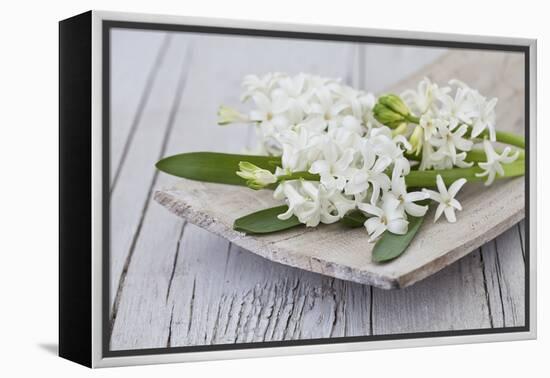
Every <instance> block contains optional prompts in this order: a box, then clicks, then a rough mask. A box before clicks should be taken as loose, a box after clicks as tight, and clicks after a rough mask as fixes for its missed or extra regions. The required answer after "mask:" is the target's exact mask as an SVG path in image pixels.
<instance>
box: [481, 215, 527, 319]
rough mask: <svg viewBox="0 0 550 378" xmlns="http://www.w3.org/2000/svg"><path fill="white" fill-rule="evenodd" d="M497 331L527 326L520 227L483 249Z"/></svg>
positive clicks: (509, 231) (512, 229)
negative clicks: (500, 328) (502, 328)
mask: <svg viewBox="0 0 550 378" xmlns="http://www.w3.org/2000/svg"><path fill="white" fill-rule="evenodd" d="M481 253H482V255H483V263H484V266H485V277H486V280H487V288H488V294H489V295H488V298H489V301H490V307H491V313H492V318H493V324H494V326H495V327H522V326H524V325H525V261H524V259H523V254H522V245H521V238H520V234H519V230H518V226H517V225H516V226H514V227H512V228H510V229H509V230H508V231H506V232H505V233H503V234H502V235H500V236H499V237H498V238H496V239H495V240H493V241H492V242H490V243H487V244H486V245H485V246H483V247H482V249H481Z"/></svg>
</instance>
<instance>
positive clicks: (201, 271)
mask: <svg viewBox="0 0 550 378" xmlns="http://www.w3.org/2000/svg"><path fill="white" fill-rule="evenodd" d="M195 38H197V37H195ZM195 38H192V39H193V41H192V42H196V45H195V49H194V54H193V67H192V68H191V70H190V72H189V75H188V78H187V82H186V87H185V91H184V94H183V98H182V100H181V104H180V107H179V110H178V117H177V119H176V122H175V124H174V130H173V133H172V134H171V135H170V138H169V141H168V147H167V152H166V154H167V155H168V154H171V153H178V152H183V151H188V150H201V149H202V150H218V151H219V150H225V151H239V150H241V149H242V148H243V146H244V142H245V140H246V134H247V133H248V129H247V128H246V127H239V126H236V127H235V128H232V127H226V128H222V127H219V126H217V125H216V124H215V117H216V115H215V114H216V109H217V107H218V106H219V104H221V103H226V104H227V103H229V104H231V105H236V102H235V100H236V99H237V98H238V95H239V92H240V88H239V85H240V80H241V79H242V76H244V74H246V73H250V72H258V71H259V72H267V71H272V70H280V71H281V70H286V71H289V72H293V73H295V72H299V70H300V69H305V70H307V71H308V72H311V71H313V72H318V73H322V74H325V75H330V76H340V75H341V74H345V73H346V70H347V69H348V68H347V67H346V66H345V65H344V63H343V60H342V59H341V58H340V57H341V56H342V55H345V54H350V52H352V51H353V46H351V45H349V44H338V43H334V44H328V45H324V44H318V43H313V44H311V43H306V42H303V41H295V43H293V44H292V46H290V47H289V44H288V42H283V41H279V40H272V41H271V43H270V44H268V46H266V47H265V48H260V46H261V45H262V44H263V43H264V42H263V40H255V41H254V42H255V43H256V44H257V45H256V48H255V49H254V48H253V47H254V46H251V41H250V40H249V39H242V38H235V37H217V38H210V40H204V39H202V38H201V39H200V41H196V40H195ZM190 41H191V39H188V41H187V42H190ZM197 46H200V47H201V48H198V47H197ZM254 51H255V53H256V56H254V54H252V52H254ZM284 54H291V55H292V56H295V57H296V60H286V59H285V60H284V61H285V62H287V63H286V66H285V64H281V63H280V61H281V58H280V57H281V56H283V55H284ZM243 55H247V57H248V59H245V60H243V58H242V56H243ZM319 56H330V57H332V58H330V59H324V60H323V64H322V65H321V66H319V59H318V57H319ZM277 59H279V61H278V63H277ZM220 62H223V64H220ZM308 62H310V63H308ZM221 78H223V80H222V79H221ZM171 180H172V178H170V177H168V176H166V175H161V176H159V178H158V181H157V182H156V183H155V186H161V185H165V183H167V182H170V181H171ZM178 221H179V220H178V219H177V218H175V217H173V215H171V214H169V213H168V212H166V210H165V209H163V208H161V207H160V206H158V205H157V204H153V205H151V206H150V208H148V209H147V212H146V214H145V216H144V219H143V226H142V228H141V230H140V233H139V235H138V238H137V241H136V248H135V251H134V254H133V256H132V261H131V264H130V265H129V269H128V273H127V275H126V279H125V283H124V290H123V291H122V294H121V296H120V305H119V306H118V307H117V317H116V321H115V323H114V329H113V335H112V342H111V346H112V348H113V349H125V348H136V347H139V348H143V347H158V346H166V345H168V344H170V345H188V344H204V343H208V342H224V340H226V341H227V340H233V341H234V340H235V339H239V340H245V341H246V340H249V341H250V340H252V341H254V340H256V341H259V340H264V339H265V340H270V339H284V338H295V337H318V336H319V335H321V336H328V335H330V334H331V333H332V332H334V331H333V329H334V328H337V329H341V330H342V331H343V330H344V329H345V327H344V320H343V315H342V316H340V317H338V319H337V320H336V322H335V321H334V319H336V315H335V314H338V310H336V309H333V308H332V307H333V305H332V304H331V303H332V302H331V301H333V298H334V295H333V294H332V292H333V291H334V290H335V289H331V285H333V282H334V280H333V279H331V278H328V277H321V276H318V275H315V274H309V276H311V277H314V278H311V279H307V280H306V281H305V283H302V284H300V285H298V286H296V284H297V283H298V282H299V280H301V279H303V277H302V276H303V272H302V271H298V270H295V269H291V268H287V267H283V266H280V265H276V264H272V263H270V262H268V261H265V260H263V259H260V258H257V257H255V258H252V259H251V257H250V256H249V255H250V254H249V253H248V252H243V251H241V250H240V249H238V248H235V250H236V251H237V252H235V251H233V250H232V252H228V250H229V244H228V243H227V242H226V241H223V240H220V239H218V238H216V237H214V236H213V235H211V234H209V233H207V232H205V231H203V230H198V229H197V228H196V227H193V226H186V231H185V232H184V233H183V239H182V240H181V241H179V239H178V238H179V236H178V232H177V230H178V227H179V226H180V225H179V224H175V225H174V223H177V222H178ZM164 229H166V231H164ZM178 243H179V245H180V247H179V250H180V252H179V253H180V254H181V255H180V256H181V259H183V257H185V256H191V257H190V258H191V260H182V261H179V260H178V261H179V262H178V265H177V268H176V269H175V270H174V275H173V279H172V280H171V281H170V279H168V278H167V277H171V275H170V274H168V273H167V270H169V268H170V267H173V264H174V258H175V250H176V248H177V247H176V246H177V245H178ZM165 244H171V245H173V248H169V247H168V246H166V247H165ZM155 245H161V246H163V248H159V249H155V251H157V252H155V253H153V252H152V246H155ZM193 253H196V255H197V256H200V259H197V260H194V259H193V258H192V256H193V255H192V254H193ZM205 257H208V259H205V260H203V259H204V258H205ZM234 261H235V262H234ZM201 262H202V264H201ZM203 264H204V265H203ZM247 265H251V266H252V267H251V268H250V269H247V270H246V272H243V271H240V270H238V269H240V267H243V266H247ZM230 266H234V268H230ZM273 269H275V271H274V273H270V272H271V271H272V270H273ZM182 270H183V272H184V274H183V277H182V274H181V272H182ZM250 271H253V272H257V273H256V276H253V275H251V274H250ZM222 272H226V274H227V275H228V277H229V279H230V280H231V282H233V280H234V281H235V284H232V285H228V284H227V282H224V281H222V280H220V277H222V276H223V274H222ZM306 277H308V275H306ZM260 279H261V281H260V282H258V280H260ZM170 282H172V283H171V286H170ZM238 282H242V283H241V285H242V286H241V287H239V285H238V284H237V283H238ZM335 286H336V287H337V288H339V287H342V288H346V287H349V286H350V284H343V283H336V285H335ZM168 287H170V295H169V301H168V302H166V300H165V296H166V293H168ZM193 287H194V288H195V289H193ZM292 288H295V289H293V290H294V293H295V294H294V295H293V294H292ZM323 288H324V289H323ZM222 290H226V292H222ZM205 291H206V292H205ZM216 293H217V294H216ZM254 293H263V294H262V295H259V294H258V295H257V296H256V297H254ZM319 293H324V294H322V295H321V296H320V297H319ZM327 293H328V294H327ZM364 293H365V292H364V290H363V288H362V287H359V290H358V291H357V292H356V294H355V295H354V296H352V297H353V298H354V300H355V302H354V303H356V306H359V307H361V306H362V308H364V307H365V306H368V303H369V299H368V291H367V292H366V295H367V297H364V295H363V294H364ZM259 297H262V298H264V297H265V300H266V302H265V303H263V302H262V304H261V305H260V307H258V305H257V301H258V298H259ZM254 298H256V299H254ZM270 298H271V299H270ZM270 301H271V302H270ZM270 303H272V304H270ZM334 307H337V308H339V309H340V310H339V311H340V312H341V313H343V311H344V306H343V305H342V304H341V305H334ZM321 308H328V309H329V313H326V311H324V310H321ZM347 308H348V309H351V310H353V309H354V308H355V305H350V306H349V307H347ZM218 309H220V313H219V314H218V315H216V314H217V310H218ZM224 309H225V310H224ZM298 310H299V312H297V311H298ZM224 311H226V312H224ZM270 314H271V315H270ZM329 314H332V315H329ZM366 314H367V315H366V316H368V312H366ZM243 316H245V317H244V318H243ZM331 316H332V317H334V319H333V318H331ZM348 316H349V317H351V314H348ZM340 318H341V320H340ZM355 318H356V319H359V321H360V323H361V324H356V322H353V321H350V322H349V324H350V325H349V329H351V330H361V332H363V329H364V328H365V323H364V322H365V320H364V319H363V320H361V319H362V318H361V317H355ZM363 318H364V316H363ZM246 319H248V320H247V321H246ZM270 319H271V320H270ZM304 319H305V320H304ZM153 320H154V321H153ZM256 323H257V324H256ZM301 324H305V326H302V325H301ZM310 324H311V325H310ZM313 324H317V326H313ZM319 324H324V325H325V326H324V327H319ZM367 324H368V323H367ZM333 326H334V327H333ZM258 327H259V328H258ZM366 328H368V326H367V327H366Z"/></svg>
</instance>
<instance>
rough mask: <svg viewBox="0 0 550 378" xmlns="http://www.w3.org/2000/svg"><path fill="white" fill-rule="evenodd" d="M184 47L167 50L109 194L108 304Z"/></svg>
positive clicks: (130, 242)
mask: <svg viewBox="0 0 550 378" xmlns="http://www.w3.org/2000/svg"><path fill="white" fill-rule="evenodd" d="M184 47H185V46H182V45H180V46H179V48H170V49H169V51H168V52H167V56H166V59H165V62H170V64H162V65H161V66H160V67H159V73H158V75H157V78H156V80H155V82H154V83H153V85H152V88H151V95H150V101H148V102H147V103H146V104H145V109H144V111H143V115H142V117H141V119H140V122H139V125H138V127H137V128H136V131H135V135H134V137H133V141H132V143H131V145H130V146H129V149H128V156H127V158H126V162H125V164H124V166H123V167H122V169H121V172H120V177H119V180H118V183H117V185H116V186H115V187H114V189H113V191H112V193H111V203H110V206H111V218H110V220H111V222H110V223H111V224H110V234H111V240H110V269H111V270H110V278H111V280H110V281H111V282H110V296H111V298H110V301H111V303H113V301H114V300H115V297H116V295H117V290H118V286H119V281H120V279H121V277H123V273H124V271H125V269H126V268H127V266H126V265H127V263H128V261H129V260H128V256H129V254H131V253H132V250H133V248H134V243H135V238H134V236H135V235H136V233H137V231H138V230H139V228H140V227H141V222H142V217H143V214H144V213H145V211H146V209H147V206H148V205H147V204H148V202H149V198H150V196H151V191H152V184H153V178H154V176H155V175H156V174H157V173H156V171H155V168H154V164H155V162H156V161H157V160H158V159H159V157H160V155H161V149H162V146H163V143H164V142H165V138H166V130H167V127H168V121H169V118H170V111H169V110H170V104H171V103H172V101H173V98H174V96H175V92H176V88H177V84H178V77H179V74H180V72H181V70H182V65H183V63H184V59H185V56H186V51H187V50H186V49H185V48H184Z"/></svg>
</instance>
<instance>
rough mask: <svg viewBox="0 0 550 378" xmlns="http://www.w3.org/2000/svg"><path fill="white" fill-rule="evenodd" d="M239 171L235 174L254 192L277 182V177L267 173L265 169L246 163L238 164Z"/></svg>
mask: <svg viewBox="0 0 550 378" xmlns="http://www.w3.org/2000/svg"><path fill="white" fill-rule="evenodd" d="M239 169H240V171H237V172H236V174H237V176H239V177H242V178H243V179H245V180H246V185H247V186H248V187H249V188H251V189H254V190H258V189H263V188H265V187H266V186H267V185H269V184H274V183H276V182H277V176H275V175H274V174H273V173H271V172H269V171H268V170H267V169H263V168H260V167H258V166H255V165H254V164H252V163H249V162H248V161H241V162H240V163H239Z"/></svg>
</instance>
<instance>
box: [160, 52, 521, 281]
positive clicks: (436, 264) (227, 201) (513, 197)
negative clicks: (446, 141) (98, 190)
mask: <svg viewBox="0 0 550 378" xmlns="http://www.w3.org/2000/svg"><path fill="white" fill-rule="evenodd" d="M518 72H519V73H523V72H524V61H523V55H522V54H520V53H507V54H502V53H493V52H479V54H472V53H471V52H470V53H465V52H463V51H461V50H456V51H452V52H450V53H448V54H446V55H445V56H443V57H442V58H440V59H439V60H437V61H436V62H435V63H433V64H432V65H430V66H428V67H426V68H424V69H423V70H422V71H421V72H419V73H417V74H415V75H413V76H411V77H410V78H409V79H407V80H405V81H403V82H401V83H400V84H398V85H397V86H396V87H394V88H392V89H391V91H392V92H397V93H399V92H400V91H402V90H403V89H405V88H414V87H416V84H417V83H418V81H419V80H421V79H422V77H424V76H429V77H430V78H431V79H433V80H435V81H437V82H440V83H444V82H447V81H448V80H449V79H452V78H457V79H460V80H462V81H464V82H467V83H469V84H470V85H472V86H473V87H475V88H477V89H478V90H479V91H480V92H481V93H482V94H485V95H487V96H491V97H493V96H496V97H498V98H499V102H498V104H497V121H498V124H497V127H498V129H500V130H510V131H515V132H518V133H523V131H524V129H525V127H524V113H525V112H524V109H525V104H524V94H525V92H524V83H523V76H522V75H519V74H518ZM174 181H175V182H176V183H175V184H174V185H173V186H172V187H169V188H165V189H160V190H157V191H156V192H155V194H154V198H155V200H156V201H157V202H159V203H160V204H162V205H163V206H165V207H166V208H167V209H169V210H170V211H172V212H173V213H174V214H176V215H178V216H180V217H183V218H184V219H186V220H187V221H189V222H191V223H193V224H196V225H198V226H200V227H202V228H204V229H207V230H209V231H211V232H213V233H215V234H217V235H221V236H223V237H225V238H227V239H228V240H230V241H231V242H233V243H235V244H236V245H238V246H240V247H243V248H246V249H248V250H250V251H251V252H253V253H255V254H257V255H260V256H263V257H265V258H267V259H269V260H272V261H276V262H279V263H282V264H286V265H290V266H294V267H298V268H301V269H305V270H308V271H312V272H317V273H321V274H325V275H329V276H333V277H337V278H340V279H344V280H349V281H355V282H359V283H363V284H369V285H374V286H377V287H380V288H384V289H390V288H402V287H406V286H409V285H411V284H413V283H415V282H417V281H419V280H421V279H423V278H426V277H428V276H430V275H431V274H433V273H435V272H437V271H439V270H441V269H442V268H444V267H446V266H448V265H449V264H451V263H453V262H455V261H456V260H458V259H460V258H461V257H463V256H465V255H466V254H468V253H469V252H471V251H473V250H474V249H476V248H478V247H479V246H481V245H483V244H484V243H485V242H487V241H489V240H491V239H493V238H495V237H496V236H497V235H499V234H500V233H502V232H503V231H505V230H506V229H508V228H509V227H510V226H512V225H513V224H515V223H517V222H518V221H520V220H521V219H522V218H523V217H524V210H525V180H524V178H516V179H512V180H501V181H499V182H497V183H496V184H494V185H492V186H490V187H485V186H483V185H482V184H467V185H466V186H465V187H464V189H463V190H462V192H461V193H460V194H459V197H458V198H459V200H460V202H461V203H462V205H463V207H464V210H463V211H462V212H459V213H458V214H457V217H458V221H457V223H455V224H452V225H451V224H449V223H447V222H445V221H444V220H440V221H439V222H437V223H433V222H432V219H433V211H434V210H433V209H431V210H430V212H429V213H428V214H427V218H426V221H425V222H424V224H423V225H422V227H421V229H420V230H419V233H418V234H417V236H416V238H415V239H414V240H413V242H412V243H411V245H410V246H409V248H408V249H407V251H406V252H405V253H404V254H403V255H402V256H400V257H399V258H397V259H396V260H394V261H391V262H389V263H385V264H377V263H374V262H372V261H371V253H372V248H373V244H371V243H368V241H367V239H368V238H367V235H366V231H365V230H364V229H362V228H359V229H354V230H350V229H347V228H344V227H343V226H341V225H339V224H333V225H322V226H320V227H317V228H305V227H299V228H295V229H291V230H288V231H283V232H279V233H276V234H271V235H265V236H247V235H244V234H243V233H240V232H237V231H234V230H233V229H232V225H233V221H234V220H235V219H236V218H239V217H241V216H243V215H246V214H248V213H251V212H254V211H258V210H261V209H263V208H267V207H271V206H276V205H279V204H280V202H277V201H275V200H274V199H273V198H272V194H273V193H272V192H271V191H267V190H263V191H253V190H250V189H248V188H243V187H235V186H228V185H221V184H210V183H201V182H196V181H190V180H181V179H180V180H176V179H175V180H174Z"/></svg>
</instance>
